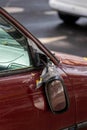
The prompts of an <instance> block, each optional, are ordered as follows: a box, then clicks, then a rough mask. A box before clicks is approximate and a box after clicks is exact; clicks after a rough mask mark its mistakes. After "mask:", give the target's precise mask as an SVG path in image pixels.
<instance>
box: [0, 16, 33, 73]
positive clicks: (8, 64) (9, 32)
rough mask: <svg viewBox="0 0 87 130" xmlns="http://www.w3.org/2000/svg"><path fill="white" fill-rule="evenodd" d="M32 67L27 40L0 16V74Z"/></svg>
mask: <svg viewBox="0 0 87 130" xmlns="http://www.w3.org/2000/svg"><path fill="white" fill-rule="evenodd" d="M27 67H32V62H31V58H30V54H29V51H28V41H27V38H26V37H25V36H24V35H23V34H22V33H21V32H20V31H18V30H17V29H16V28H15V27H14V26H12V25H11V24H10V23H9V22H8V21H6V19H4V18H2V17H1V16H0V72H1V71H9V70H17V69H22V68H27Z"/></svg>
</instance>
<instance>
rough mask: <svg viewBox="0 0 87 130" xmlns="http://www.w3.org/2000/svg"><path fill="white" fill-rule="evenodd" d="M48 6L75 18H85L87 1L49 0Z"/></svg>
mask: <svg viewBox="0 0 87 130" xmlns="http://www.w3.org/2000/svg"><path fill="white" fill-rule="evenodd" d="M49 5H50V6H51V7H52V8H53V9H55V10H58V11H61V12H65V13H68V14H72V15H77V16H87V13H86V12H87V1H86V0H84V1H81V0H78V1H77V0H76V1H75V0H49Z"/></svg>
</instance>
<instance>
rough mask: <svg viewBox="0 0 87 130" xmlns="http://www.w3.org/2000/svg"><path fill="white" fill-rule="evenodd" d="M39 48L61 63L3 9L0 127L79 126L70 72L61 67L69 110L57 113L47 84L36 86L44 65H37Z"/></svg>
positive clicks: (9, 129)
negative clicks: (46, 88)
mask: <svg viewBox="0 0 87 130" xmlns="http://www.w3.org/2000/svg"><path fill="white" fill-rule="evenodd" d="M35 50H38V51H39V52H40V53H45V54H46V55H47V56H48V57H49V58H50V59H51V60H52V61H53V62H54V63H55V64H57V61H56V59H55V58H54V56H53V55H51V53H50V52H49V51H48V50H47V49H46V48H45V47H44V46H43V45H41V44H40V43H39V41H38V40H37V39H36V38H34V37H33V36H32V35H31V33H29V32H28V31H27V30H26V29H25V28H24V27H23V26H21V25H20V24H19V23H18V22H17V21H15V20H14V19H13V18H12V17H11V16H9V14H7V13H6V12H5V11H4V10H2V9H0V129H1V130H19V129H21V130H27V129H30V130H35V129H38V130H56V129H63V128H70V127H71V129H72V127H73V126H75V100H74V95H73V92H72V91H73V90H72V86H71V84H70V83H69V80H68V78H67V75H66V74H65V73H64V72H63V71H62V70H61V69H60V68H58V69H59V72H60V74H61V75H62V78H63V80H64V83H65V86H67V91H68V93H67V94H68V96H69V101H70V105H69V109H68V110H67V111H66V112H64V113H61V114H53V113H52V112H51V110H50V108H49V105H48V102H47V98H46V94H45V90H44V87H45V86H42V87H40V88H38V89H37V87H36V83H37V80H39V78H40V74H41V73H42V70H43V68H44V66H41V67H40V66H36V65H35V63H36V61H35V60H36V59H37V57H36V55H35V54H36V53H35ZM36 64H37V63H36ZM73 128H74V127H73Z"/></svg>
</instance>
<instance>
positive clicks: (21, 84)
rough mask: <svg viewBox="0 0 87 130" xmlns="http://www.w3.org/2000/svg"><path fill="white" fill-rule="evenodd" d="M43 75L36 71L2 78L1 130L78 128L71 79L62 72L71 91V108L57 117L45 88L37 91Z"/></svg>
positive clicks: (0, 83)
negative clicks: (38, 80) (46, 95)
mask: <svg viewBox="0 0 87 130" xmlns="http://www.w3.org/2000/svg"><path fill="white" fill-rule="evenodd" d="M40 73H41V72H39V71H32V72H27V73H23V74H18V75H13V76H8V77H7V76H6V77H4V78H0V129H2V130H7V129H8V130H18V129H21V130H25V129H27V128H29V129H31V130H34V129H35V128H36V129H38V130H41V129H42V130H44V129H46V130H48V129H50V130H53V129H54V130H56V129H60V128H65V127H68V126H71V125H72V124H73V125H74V124H75V107H74V106H75V101H74V97H73V93H72V87H71V85H70V83H69V81H68V78H67V76H66V75H65V74H64V72H63V71H61V70H60V73H61V74H62V76H63V78H64V82H65V85H66V86H68V87H69V88H68V93H69V98H70V106H69V109H68V111H66V112H65V113H64V114H58V115H54V114H53V113H52V112H51V110H50V109H49V107H48V105H47V101H46V97H45V92H44V87H45V86H43V87H42V88H40V89H36V80H37V79H38V78H39V74H40ZM71 113H72V114H71ZM70 115H71V116H70ZM66 118H68V119H69V120H66ZM4 124H5V125H4Z"/></svg>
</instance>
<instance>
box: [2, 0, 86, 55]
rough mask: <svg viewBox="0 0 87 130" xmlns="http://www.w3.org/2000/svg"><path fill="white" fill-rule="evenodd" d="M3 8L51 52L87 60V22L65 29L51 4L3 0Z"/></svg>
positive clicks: (44, 1) (40, 1) (22, 0)
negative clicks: (72, 55)
mask: <svg viewBox="0 0 87 130" xmlns="http://www.w3.org/2000/svg"><path fill="white" fill-rule="evenodd" d="M0 5H1V7H3V8H5V9H6V10H7V11H8V12H9V13H10V14H11V15H12V16H13V17H14V18H16V19H17V20H18V21H19V22H21V24H23V25H24V26H25V27H26V28H27V29H28V30H29V31H30V32H31V33H33V34H34V35H35V36H36V37H37V38H39V40H40V41H41V42H42V43H43V44H44V45H45V46H46V47H47V48H49V49H50V50H53V51H58V52H63V53H69V54H74V55H77V56H85V57H86V56H87V18H84V17H81V18H80V19H79V20H78V21H77V22H76V24H74V25H66V24H64V22H63V21H62V20H61V19H60V18H59V16H58V14H57V12H56V11H53V10H52V9H51V8H50V7H49V4H48V0H0Z"/></svg>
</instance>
